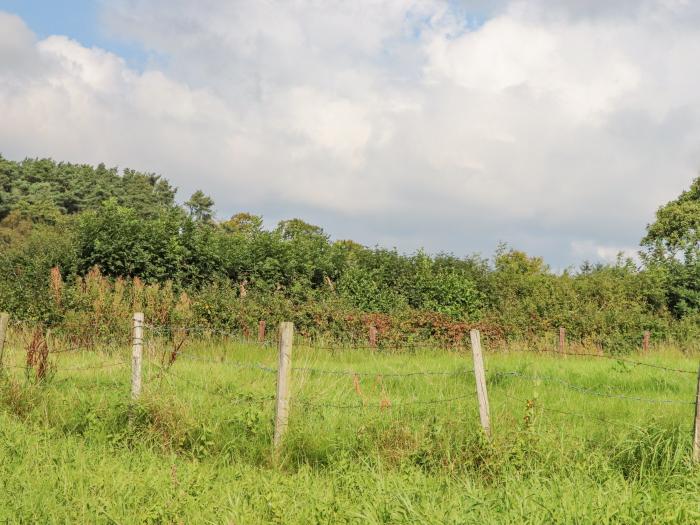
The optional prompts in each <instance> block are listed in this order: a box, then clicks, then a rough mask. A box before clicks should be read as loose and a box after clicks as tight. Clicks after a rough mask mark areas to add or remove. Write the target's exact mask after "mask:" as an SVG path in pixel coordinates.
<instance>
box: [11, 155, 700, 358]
mask: <svg viewBox="0 0 700 525" xmlns="http://www.w3.org/2000/svg"><path fill="white" fill-rule="evenodd" d="M696 186H698V184H697V182H696V184H694V186H693V188H694V189H693V188H691V190H690V191H689V192H686V193H684V194H683V195H682V196H681V197H680V198H679V200H678V201H677V202H676V201H674V202H672V203H669V204H668V205H666V206H665V207H663V208H662V209H660V210H659V221H657V223H655V224H654V225H652V226H651V227H650V229H649V232H648V235H647V237H646V238H645V239H644V246H645V251H644V264H643V265H641V266H639V265H637V264H635V263H633V262H632V261H630V260H625V259H622V258H621V259H619V260H618V261H617V262H616V263H615V264H611V265H600V264H599V265H591V264H587V263H585V264H583V265H582V266H581V267H580V268H578V269H569V270H566V271H564V272H561V273H555V272H553V271H552V270H551V269H550V268H549V267H548V266H547V265H546V264H545V263H544V261H543V260H542V259H541V258H538V257H530V256H528V255H526V254H525V253H522V252H519V251H517V250H513V249H509V248H507V247H502V248H501V249H499V250H498V251H497V252H496V254H495V255H494V257H493V258H492V259H490V260H487V259H484V258H482V257H480V256H476V255H475V256H469V257H456V256H454V255H451V254H438V255H434V256H430V255H427V254H426V253H424V252H421V251H419V252H417V253H414V254H410V255H406V254H401V253H398V252H397V251H396V250H389V249H384V248H367V247H364V246H361V245H359V244H357V243H354V242H352V241H343V240H341V241H332V240H331V239H330V238H329V237H328V235H326V233H325V232H324V231H323V230H322V229H321V228H319V227H317V226H313V225H310V224H307V223H305V222H304V221H301V220H299V219H292V220H288V221H282V222H280V223H279V224H278V225H277V227H276V228H274V229H273V230H266V229H264V228H263V226H262V219H261V218H260V217H258V216H255V215H250V214H246V213H241V214H238V215H235V216H233V217H232V218H231V219H230V220H228V221H224V222H216V221H215V220H213V218H212V217H213V212H212V206H213V201H211V199H209V198H208V197H206V196H205V195H204V194H202V193H201V192H197V193H196V194H195V195H193V196H192V197H191V198H190V200H188V201H187V202H186V203H185V206H184V207H179V206H177V205H175V203H174V195H175V190H174V189H173V188H172V187H171V186H170V185H169V184H168V182H167V181H165V180H164V179H161V178H160V177H158V176H155V175H152V174H143V173H138V172H134V171H131V170H126V171H125V172H124V173H123V174H121V175H120V174H118V173H117V171H116V170H115V169H111V170H110V169H106V168H105V167H104V166H98V167H97V168H92V167H90V166H83V165H73V164H64V163H60V164H57V163H55V162H53V161H50V160H26V161H24V162H20V163H17V162H12V161H8V160H5V159H2V158H1V157H0V219H1V220H0V309H4V310H8V311H10V312H11V313H12V314H13V315H14V316H15V317H16V318H25V319H31V320H39V321H43V322H45V323H47V324H51V325H61V324H65V323H66V322H71V321H72V322H75V323H77V324H80V325H83V326H89V327H91V328H90V329H92V330H96V328H94V327H97V326H99V329H100V330H102V331H103V332H105V333H111V331H112V330H124V327H125V326H126V323H128V318H129V316H130V312H132V311H133V310H135V309H143V310H145V312H146V315H147V318H148V319H149V320H150V322H153V323H163V324H173V323H192V324H197V325H199V324H205V325H207V326H211V327H216V328H225V329H230V330H232V331H239V332H241V333H243V334H245V333H248V332H250V331H251V330H253V329H254V326H255V324H256V323H257V321H258V320H259V319H265V320H267V321H268V322H269V323H272V322H275V321H277V320H280V319H291V320H293V321H294V322H295V324H296V325H297V327H298V329H299V331H300V332H301V333H302V334H305V335H308V336H315V337H325V338H329V339H334V340H339V341H364V340H365V339H366V337H367V329H368V327H369V326H370V325H374V326H376V327H377V328H378V330H379V339H380V342H381V343H383V344H394V343H398V342H403V343H405V342H410V341H412V340H427V339H432V340H435V341H437V342H440V343H444V344H449V345H454V344H459V343H460V342H461V340H462V338H463V336H464V333H465V331H466V330H467V329H468V328H470V327H474V326H477V327H479V328H481V330H482V331H483V332H484V333H485V335H486V336H487V337H489V338H490V339H492V340H493V341H507V340H514V339H527V340H541V341H544V342H546V341H547V340H548V339H549V338H553V337H554V332H555V331H556V329H557V328H558V327H559V326H565V327H566V328H567V333H568V335H569V338H570V340H571V341H572V342H577V343H581V344H586V345H593V346H597V347H600V348H602V349H603V350H606V351H611V352H619V351H624V350H626V349H629V348H632V347H636V346H638V345H639V341H640V339H641V337H642V333H643V332H644V331H645V330H649V331H651V332H652V336H653V338H654V339H655V340H660V339H674V340H677V341H678V342H688V341H692V340H693V339H694V338H696V336H697V335H698V332H699V331H700V330H699V329H698V326H699V324H700V323H699V321H700V314H699V312H700V293H699V292H698V290H700V270H699V269H700V265H698V263H697V260H698V257H697V245H698V242H697V239H695V238H694V237H693V235H696V234H695V233H694V232H695V231H696V230H697V229H695V230H694V229H693V228H692V224H691V227H690V228H689V229H688V228H686V229H685V230H684V229H683V225H688V224H689V220H690V223H692V221H698V220H700V219H698V217H696V216H695V214H694V211H693V210H695V208H694V206H695V207H697V206H696V204H697V199H695V197H694V195H695V193H698V194H699V195H700V191H696V190H697V188H696ZM693 192H695V193H693ZM678 217H680V219H679V218H678ZM689 217H690V219H689ZM681 219H682V220H681Z"/></svg>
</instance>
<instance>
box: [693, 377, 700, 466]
mask: <svg viewBox="0 0 700 525" xmlns="http://www.w3.org/2000/svg"><path fill="white" fill-rule="evenodd" d="M693 461H694V462H695V463H700V367H698V385H697V387H696V389H695V425H694V426H693Z"/></svg>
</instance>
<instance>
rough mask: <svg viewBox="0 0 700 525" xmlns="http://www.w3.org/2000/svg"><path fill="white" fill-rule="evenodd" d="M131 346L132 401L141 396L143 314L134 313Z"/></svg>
mask: <svg viewBox="0 0 700 525" xmlns="http://www.w3.org/2000/svg"><path fill="white" fill-rule="evenodd" d="M131 340H132V345H131V399H134V400H136V399H138V398H139V396H140V395H141V359H142V355H143V313H141V312H136V313H134V328H133V334H132V339H131Z"/></svg>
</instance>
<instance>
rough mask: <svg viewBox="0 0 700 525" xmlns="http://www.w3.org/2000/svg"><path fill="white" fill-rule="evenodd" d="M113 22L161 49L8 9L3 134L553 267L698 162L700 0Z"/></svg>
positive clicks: (326, 221)
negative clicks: (698, 3) (102, 41)
mask: <svg viewBox="0 0 700 525" xmlns="http://www.w3.org/2000/svg"><path fill="white" fill-rule="evenodd" d="M487 10H488V11H487ZM101 23H102V24H104V26H105V27H106V28H107V29H108V30H109V31H111V32H112V33H113V34H115V35H118V36H119V37H120V38H124V39H130V40H133V41H135V42H137V43H138V44H139V45H141V46H143V47H144V48H145V49H146V50H148V51H149V52H151V54H152V56H153V57H154V59H153V61H152V63H150V64H149V65H148V66H146V67H145V68H143V69H142V70H137V69H134V68H131V67H129V65H128V64H127V63H126V62H125V60H124V59H123V58H121V57H119V56H116V55H114V54H112V53H109V52H108V51H105V50H102V49H96V48H87V47H85V46H83V45H81V44H80V43H78V42H75V41H73V40H70V39H69V38H67V37H65V36H52V37H49V38H47V39H45V40H40V41H37V40H36V38H35V37H34V35H33V34H32V33H31V31H30V30H29V29H28V28H27V27H26V26H25V24H24V23H23V22H22V21H21V20H20V19H18V18H17V17H14V16H11V15H3V14H0V61H2V66H3V67H2V68H0V115H1V116H2V124H1V125H0V148H2V153H3V154H5V155H8V156H10V157H22V156H25V155H32V156H34V155H51V156H54V157H56V158H61V159H67V160H75V161H87V162H100V161H104V162H107V163H109V164H118V165H121V166H130V167H135V168H138V169H143V170H149V171H156V172H159V173H163V174H164V175H166V176H168V177H169V178H171V179H172V180H173V181H174V182H175V183H176V184H177V185H178V186H180V187H181V188H182V190H183V192H184V193H185V194H187V193H188V192H190V191H192V190H193V189H195V188H197V187H201V188H203V189H204V190H205V191H208V192H210V193H212V194H213V195H214V197H215V199H216V201H217V204H218V207H219V212H220V214H221V215H226V214H228V213H232V212H234V211H237V210H240V209H246V210H250V211H254V212H262V213H263V214H265V215H266V217H267V218H268V219H271V220H276V219H279V218H283V217H288V216H301V217H304V218H307V219H309V220H312V221H316V222H318V223H320V224H322V225H324V226H327V227H328V229H329V231H330V232H331V233H332V234H333V235H334V236H335V237H353V238H356V239H358V240H360V241H362V242H365V243H369V244H374V243H375V242H378V243H381V244H389V245H397V246H398V247H399V248H402V249H406V250H411V249H414V248H417V247H419V246H425V247H426V248H428V249H429V250H450V251H455V252H457V253H460V254H463V253H467V252H471V251H475V250H480V251H484V252H487V253H488V252H490V251H491V250H492V249H493V247H494V246H495V245H496V243H497V242H498V241H509V242H511V243H513V244H515V245H516V246H518V247H521V248H524V249H526V250H528V251H532V252H534V253H540V254H543V255H545V257H546V258H547V259H548V260H549V261H550V262H552V263H553V264H554V265H555V266H562V265H565V264H569V263H572V262H575V261H578V260H580V259H581V258H582V257H585V258H599V259H609V258H610V254H611V253H612V251H611V250H613V248H610V247H613V246H625V247H629V246H634V245H635V244H636V242H637V240H638V239H639V238H640V237H641V235H642V234H643V229H644V226H645V224H646V222H648V221H649V220H651V218H652V215H653V211H654V210H655V208H656V207H657V206H658V205H659V204H661V203H663V202H664V201H665V200H668V199H670V198H672V197H673V196H674V195H675V194H677V193H678V192H679V191H680V190H681V189H682V188H683V187H684V186H687V184H688V183H689V182H690V180H691V178H692V177H693V176H694V175H695V171H696V169H697V167H698V166H700V140H699V139H700V124H698V122H700V120H698V118H697V117H698V113H699V111H700V101H699V99H698V98H697V93H698V92H699V90H700V74H698V73H696V71H695V69H696V68H694V62H695V57H697V56H698V53H699V52H700V9H698V8H697V7H695V4H692V3H688V2H682V1H677V0H658V1H652V0H645V1H644V2H627V3H625V2H616V3H610V2H585V3H584V2H574V1H572V2H569V3H566V2H562V3H559V4H558V5H557V6H556V8H552V7H551V4H550V3H545V2H540V1H531V2H518V1H513V2H500V3H493V2H488V3H484V2H482V3H478V2H465V3H462V4H460V3H457V2H446V1H441V0H411V1H408V2H407V1H404V0H386V1H371V0H367V1H363V2H340V1H338V2H334V1H331V2H323V3H318V2H312V1H299V2H281V1H280V2H274V1H271V2H253V1H250V2H248V1H242V2H235V3H230V2H216V1H213V0H208V1H205V2H199V3H197V4H193V3H191V2H185V1H184V0H169V1H167V2H166V1H165V0H156V1H148V2H146V1H141V0H129V1H127V0H122V1H117V2H112V3H110V5H109V7H106V8H105V10H104V12H103V13H102V19H101ZM625 250H629V248H625ZM614 251H617V249H614Z"/></svg>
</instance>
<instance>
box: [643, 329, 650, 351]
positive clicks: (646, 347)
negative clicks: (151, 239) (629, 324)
mask: <svg viewBox="0 0 700 525" xmlns="http://www.w3.org/2000/svg"><path fill="white" fill-rule="evenodd" d="M650 338H651V333H650V332H649V330H644V337H643V338H642V351H643V352H644V353H647V352H648V351H649V339H650Z"/></svg>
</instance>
